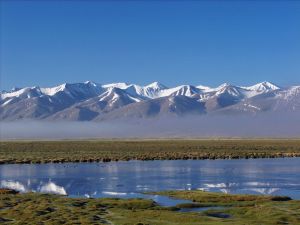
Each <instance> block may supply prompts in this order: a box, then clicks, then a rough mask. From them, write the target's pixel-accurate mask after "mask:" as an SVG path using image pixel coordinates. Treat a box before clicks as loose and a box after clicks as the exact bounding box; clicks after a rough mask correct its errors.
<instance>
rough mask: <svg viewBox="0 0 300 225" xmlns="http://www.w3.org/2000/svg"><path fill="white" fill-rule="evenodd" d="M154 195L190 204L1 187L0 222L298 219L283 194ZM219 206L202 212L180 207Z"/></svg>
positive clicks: (299, 210) (296, 204) (237, 224)
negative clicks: (19, 191)
mask: <svg viewBox="0 0 300 225" xmlns="http://www.w3.org/2000/svg"><path fill="white" fill-rule="evenodd" d="M156 194H161V195H167V196H171V197H176V198H182V199H188V200H192V201H193V202H194V203H193V204H185V205H178V206H177V207H169V208H165V207H160V206H158V205H157V204H156V203H155V202H154V201H153V200H146V199H127V200H126V199H117V198H111V199H108V198H100V199H75V198H68V197H65V196H57V195H49V194H38V193H26V194H16V193H15V192H10V191H0V200H1V201H0V223H2V224H120V225H125V224H128V225H129V224H130V225H132V224H133V225H134V224H139V225H142V224H144V225H145V224H149V225H150V224H152V225H156V224H157V225H179V224H183V225H185V224H187V225H194V224H195V225H196V224H201V225H212V224H213V225H218V224H231V225H246V224H247V225H248V224H249V225H250V224H251V225H256V224H257V225H258V224H264V225H269V224H293V225H297V224H300V201H295V200H290V199H289V198H286V197H271V196H253V195H230V194H222V193H210V192H203V191H165V192H160V193H156ZM195 205H196V206H197V207H207V206H222V207H221V208H220V209H212V210H207V211H203V212H179V211H178V209H179V208H182V207H195Z"/></svg>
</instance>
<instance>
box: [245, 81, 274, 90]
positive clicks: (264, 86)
mask: <svg viewBox="0 0 300 225" xmlns="http://www.w3.org/2000/svg"><path fill="white" fill-rule="evenodd" d="M247 89H249V90H252V91H258V92H263V91H275V90H278V89H280V87H278V86H277V85H275V84H272V83H271V82H268V81H263V82H261V83H258V84H255V85H253V86H250V87H247Z"/></svg>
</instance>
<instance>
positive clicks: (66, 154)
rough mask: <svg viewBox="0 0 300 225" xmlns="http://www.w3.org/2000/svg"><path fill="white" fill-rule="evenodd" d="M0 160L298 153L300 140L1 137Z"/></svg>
mask: <svg viewBox="0 0 300 225" xmlns="http://www.w3.org/2000/svg"><path fill="white" fill-rule="evenodd" d="M0 146H1V148H0V163H48V162H54V163H58V162H92V161H104V162H108V161H118V160H133V159H136V160H162V159H169V160H175V159H238V158H273V157H299V156H300V140H276V139H274V140H128V141H125V140H124V141H122V140H106V141H105V140H101V141H6V142H5V141H1V142H0Z"/></svg>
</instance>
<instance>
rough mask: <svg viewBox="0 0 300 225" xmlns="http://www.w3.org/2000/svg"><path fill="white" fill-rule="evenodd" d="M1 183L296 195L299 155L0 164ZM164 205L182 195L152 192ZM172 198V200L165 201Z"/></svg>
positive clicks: (110, 193) (134, 192)
mask: <svg viewBox="0 0 300 225" xmlns="http://www.w3.org/2000/svg"><path fill="white" fill-rule="evenodd" d="M0 186H1V187H9V188H14V189H17V190H19V191H22V192H26V191H39V192H49V193H58V194H68V195H69V196H71V197H73V196H81V197H83V196H85V197H122V198H131V197H145V195H143V194H141V193H142V192H146V191H161V190H196V189H201V190H206V191H216V192H225V193H247V194H271V195H287V196H290V197H292V198H294V199H300V158H283V159H248V160H246V159H241V160H175V161H171V160H162V161H128V162H109V163H65V164H36V165H35V164H33V165H30V164H29V165H17V164H14V165H0ZM149 198H152V199H153V198H156V199H154V200H157V201H158V202H163V204H164V205H174V204H175V203H182V202H183V201H178V202H173V201H176V200H172V199H167V198H164V197H161V196H151V197H149ZM168 201H171V202H168Z"/></svg>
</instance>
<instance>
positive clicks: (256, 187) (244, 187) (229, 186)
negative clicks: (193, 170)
mask: <svg viewBox="0 0 300 225" xmlns="http://www.w3.org/2000/svg"><path fill="white" fill-rule="evenodd" d="M291 186H299V185H297V184H292V183H287V184H280V185H277V184H270V183H263V182H244V183H207V184H204V185H203V187H200V188H198V190H203V191H220V192H223V193H226V194H227V193H236V192H238V191H242V192H245V193H249V194H251V193H252V192H254V193H258V194H264V195H271V194H274V193H275V192H278V191H280V190H281V188H283V187H285V188H286V187H291Z"/></svg>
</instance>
